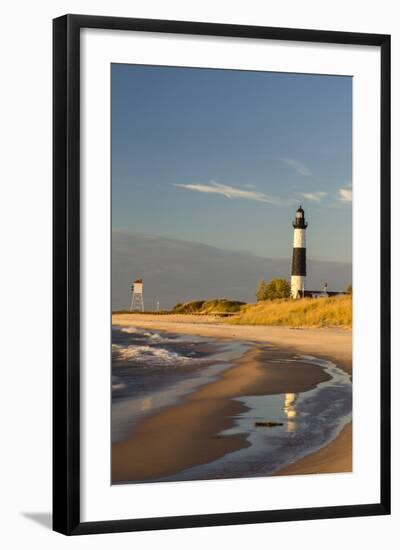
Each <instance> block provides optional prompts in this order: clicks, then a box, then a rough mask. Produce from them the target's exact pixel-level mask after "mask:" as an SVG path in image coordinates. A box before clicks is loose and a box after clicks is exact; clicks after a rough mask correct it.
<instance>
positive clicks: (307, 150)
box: [112, 65, 352, 261]
mask: <svg viewBox="0 0 400 550" xmlns="http://www.w3.org/2000/svg"><path fill="white" fill-rule="evenodd" d="M351 105H352V80H351V77H338V76H320V75H298V74H286V73H267V72H249V71H229V70H213V69H190V68H173V67H150V66H138V65H112V215H113V229H114V230H122V231H127V232H131V233H142V234H151V235H159V236H164V237H169V238H173V239H183V240H187V241H195V242H201V243H205V244H210V245H213V246H216V247H219V248H224V249H230V250H245V251H248V252H252V253H255V254H257V255H260V256H264V257H274V258H285V257H287V256H290V255H291V247H292V236H293V235H292V232H293V229H292V226H291V220H292V218H293V217H294V213H295V210H296V209H297V207H298V205H299V204H301V205H302V206H303V208H304V210H305V213H306V217H307V219H308V221H309V228H308V229H307V240H308V244H307V248H308V254H309V256H310V257H312V258H315V259H323V260H335V261H351V198H352V193H351V173H352V160H351V159H352V144H351V142H352V130H351V128H352V106H351Z"/></svg>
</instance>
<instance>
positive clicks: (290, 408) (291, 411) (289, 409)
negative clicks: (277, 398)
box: [283, 393, 297, 432]
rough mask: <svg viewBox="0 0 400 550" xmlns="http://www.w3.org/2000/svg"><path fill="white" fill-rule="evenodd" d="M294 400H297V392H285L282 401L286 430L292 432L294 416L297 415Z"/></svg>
mask: <svg viewBox="0 0 400 550" xmlns="http://www.w3.org/2000/svg"><path fill="white" fill-rule="evenodd" d="M296 400H297V394H296V393H285V400H284V403H283V412H284V413H285V415H286V418H287V420H288V421H287V431H288V432H294V430H295V429H296V421H295V418H296V416H297V412H296V408H295V405H296Z"/></svg>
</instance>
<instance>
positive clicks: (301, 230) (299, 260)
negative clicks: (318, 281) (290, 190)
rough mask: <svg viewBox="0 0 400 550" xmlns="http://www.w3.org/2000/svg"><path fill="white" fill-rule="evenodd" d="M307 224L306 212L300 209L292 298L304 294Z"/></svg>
mask: <svg viewBox="0 0 400 550" xmlns="http://www.w3.org/2000/svg"><path fill="white" fill-rule="evenodd" d="M307 225H308V224H307V222H306V220H305V217H304V210H303V209H302V207H301V206H300V208H298V209H297V211H296V217H295V219H294V221H293V227H294V236H293V259H292V279H291V294H292V298H295V299H296V298H299V297H301V296H302V295H303V293H304V285H305V279H306V273H307V272H306V229H307Z"/></svg>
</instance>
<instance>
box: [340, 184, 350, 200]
mask: <svg viewBox="0 0 400 550" xmlns="http://www.w3.org/2000/svg"><path fill="white" fill-rule="evenodd" d="M339 200H340V201H342V202H351V201H352V200H353V190H352V189H351V187H342V188H341V189H339Z"/></svg>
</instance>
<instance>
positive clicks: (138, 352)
mask: <svg viewBox="0 0 400 550" xmlns="http://www.w3.org/2000/svg"><path fill="white" fill-rule="evenodd" d="M112 350H113V357H114V358H115V359H117V360H119V361H126V362H129V363H137V364H139V365H157V366H180V365H187V364H193V361H194V359H193V357H185V356H184V355H180V354H179V353H176V352H175V351H170V350H167V349H165V348H154V347H151V346H135V345H131V346H120V345H118V344H113V345H112ZM197 361H199V359H197Z"/></svg>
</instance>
